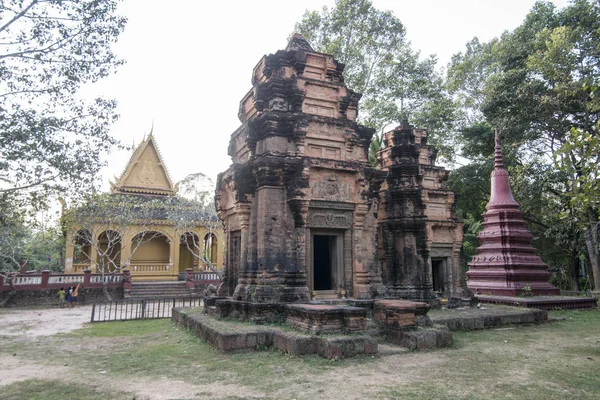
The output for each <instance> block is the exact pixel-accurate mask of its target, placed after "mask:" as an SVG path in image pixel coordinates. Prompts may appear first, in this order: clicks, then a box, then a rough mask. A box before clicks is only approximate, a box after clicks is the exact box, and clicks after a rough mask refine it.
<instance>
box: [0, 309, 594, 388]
mask: <svg viewBox="0 0 600 400" xmlns="http://www.w3.org/2000/svg"><path fill="white" fill-rule="evenodd" d="M550 317H551V318H553V319H555V320H554V321H553V322H550V323H547V324H542V325H528V326H515V327H504V328H499V329H493V330H486V331H473V332H455V333H454V345H453V346H452V347H451V348H448V349H440V350H435V351H428V352H410V351H406V352H390V353H389V354H388V352H386V353H385V354H386V355H383V356H378V357H358V358H354V359H348V360H341V361H335V360H326V359H324V358H321V357H318V356H308V357H291V356H287V355H284V354H281V353H280V352H278V351H276V350H264V351H257V352H249V353H238V354H227V355H225V354H221V353H219V352H218V351H217V350H215V349H214V348H213V347H211V346H210V345H208V344H206V343H204V342H203V341H202V340H200V339H198V338H196V337H194V336H193V335H192V334H191V333H190V332H188V331H186V330H185V329H183V328H180V327H178V326H175V325H173V324H172V323H171V322H170V320H147V321H130V322H110V323H97V324H93V325H89V326H87V327H86V328H83V329H80V330H77V331H74V332H72V333H69V334H60V335H54V336H50V337H40V338H38V339H36V342H35V346H31V343H24V342H23V341H20V340H6V339H4V338H0V343H2V346H0V356H4V357H8V356H12V355H13V354H18V356H19V357H21V358H23V359H26V360H27V361H28V362H31V363H35V364H36V365H41V366H42V367H44V366H45V367H48V368H51V366H52V365H53V362H54V361H53V360H56V359H57V358H60V359H65V358H67V359H76V360H77V367H76V368H77V371H79V372H80V373H81V372H85V373H86V374H87V376H89V377H90V379H89V380H87V379H86V380H82V381H80V382H81V385H80V386H75V389H73V390H75V391H76V392H79V393H82V394H83V395H81V396H75V397H68V396H67V397H64V396H58V397H57V395H55V394H53V393H60V392H61V391H63V390H67V387H66V386H65V383H64V382H61V381H57V380H53V381H50V383H48V381H40V380H28V381H25V382H20V383H13V384H11V385H8V386H4V387H0V391H1V393H2V394H1V395H0V397H1V398H3V399H4V398H8V399H38V398H39V399H54V398H60V399H65V398H82V399H83V398H89V399H96V398H98V399H105V398H109V399H113V398H114V399H131V398H132V395H131V394H128V393H131V391H133V392H134V393H135V390H136V389H135V387H133V388H130V387H129V386H127V385H126V384H125V383H126V382H127V381H129V382H136V381H140V382H165V384H158V383H157V384H156V385H157V389H156V392H153V393H155V394H156V396H154V397H153V396H149V397H150V398H173V397H175V396H171V397H169V393H170V392H169V390H170V389H174V388H175V385H179V386H181V387H185V388H188V389H189V390H188V392H189V394H188V395H187V396H185V398H211V399H227V398H237V399H240V398H273V399H279V398H285V399H288V398H289V399H292V398H295V399H337V398H355V399H359V398H367V397H368V398H376V399H396V398H403V399H423V398H426V399H434V398H435V399H500V398H502V399H506V398H511V399H595V398H600V311H599V310H598V309H595V310H589V311H556V312H552V313H551V314H550ZM97 374H101V375H102V379H101V380H97V379H94V376H99V375H97ZM103 382H104V383H103ZM169 382H176V383H172V385H174V386H172V387H171V388H170V387H169ZM0 383H1V380H0ZM121 383H122V384H121ZM45 385H49V387H50V388H51V390H49V391H48V395H47V397H44V396H41V397H40V395H39V392H40V388H41V387H43V386H45ZM67 386H68V388H69V390H71V389H70V388H71V386H70V385H67ZM130 389H131V390H130ZM5 390H7V391H5ZM188 392H186V393H188ZM5 393H8V394H7V395H5ZM69 393H70V392H69ZM52 396H54V397H52ZM94 396H95V397H94ZM161 396H162V397H161ZM182 397H184V396H182ZM137 398H138V399H139V398H140V397H137ZM141 398H144V397H141ZM176 398H180V397H176Z"/></svg>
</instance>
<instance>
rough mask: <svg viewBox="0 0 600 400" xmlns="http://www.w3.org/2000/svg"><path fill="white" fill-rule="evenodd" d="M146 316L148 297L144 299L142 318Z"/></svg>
mask: <svg viewBox="0 0 600 400" xmlns="http://www.w3.org/2000/svg"><path fill="white" fill-rule="evenodd" d="M145 317H146V299H144V300H142V319H144V318H145Z"/></svg>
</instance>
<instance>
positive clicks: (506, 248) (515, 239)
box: [467, 130, 560, 296]
mask: <svg viewBox="0 0 600 400" xmlns="http://www.w3.org/2000/svg"><path fill="white" fill-rule="evenodd" d="M483 218H484V222H483V226H484V228H483V230H482V231H481V232H480V233H479V235H478V236H477V238H478V239H479V242H480V243H481V246H480V247H478V248H477V255H476V256H475V257H473V259H472V261H471V263H469V271H467V276H468V278H469V280H468V282H467V286H468V288H469V289H470V290H472V291H473V292H474V293H480V294H482V295H488V294H491V295H498V296H517V295H519V294H522V293H523V291H524V288H527V289H525V290H527V291H529V290H530V291H531V292H532V294H535V295H558V294H559V293H560V292H559V290H558V289H557V288H555V287H553V286H552V285H551V284H550V283H549V282H548V278H550V273H549V272H548V266H547V265H546V264H545V263H544V262H543V261H542V259H541V258H540V257H539V256H538V255H537V254H536V250H535V248H534V247H533V246H532V245H531V240H532V239H533V235H532V234H531V232H529V230H528V229H527V228H526V227H525V221H524V220H523V213H522V212H521V211H520V210H519V204H518V203H517V202H516V201H515V199H514V198H513V195H512V192H511V189H510V183H509V180H508V172H507V171H506V169H505V168H504V163H503V160H502V151H501V149H500V140H499V138H498V131H497V130H496V151H495V160H494V170H493V171H492V190H491V197H490V201H489V202H488V204H487V206H486V212H485V214H483Z"/></svg>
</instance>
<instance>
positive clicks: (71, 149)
mask: <svg viewBox="0 0 600 400" xmlns="http://www.w3.org/2000/svg"><path fill="white" fill-rule="evenodd" d="M116 8H117V1H114V0H100V1H98V0H85V1H76V2H75V1H69V2H65V1H59V0H50V1H39V0H34V1H31V2H27V3H24V2H23V1H19V0H9V1H4V2H2V4H1V5H0V20H1V23H0V25H1V27H0V35H1V36H2V39H3V40H2V44H0V46H1V47H2V55H1V56H0V94H1V96H2V100H3V106H2V108H1V109H0V150H1V151H2V160H0V181H2V182H3V183H4V185H3V186H2V188H1V189H0V193H2V192H18V193H23V194H25V192H27V194H29V195H30V196H29V199H30V200H31V202H32V203H33V205H34V206H40V207H41V206H44V205H45V204H44V202H45V194H48V193H55V192H56V191H59V192H62V191H65V190H66V189H67V188H73V187H81V186H83V185H84V184H90V183H92V181H93V179H94V177H95V175H96V173H97V171H98V170H99V168H100V167H101V165H102V164H101V162H100V155H101V154H102V153H103V152H105V151H108V150H110V149H111V148H112V147H113V146H114V145H115V144H116V141H115V139H113V138H112V137H111V136H110V135H109V134H108V129H109V126H110V125H111V124H112V122H114V121H115V120H116V118H117V116H116V114H115V107H116V102H115V101H114V100H105V99H101V98H98V99H95V100H93V101H91V102H86V101H83V100H81V99H80V98H78V96H77V93H78V91H79V89H80V88H81V87H82V86H83V85H85V84H86V83H90V82H96V81H98V80H100V79H102V78H104V77H106V76H108V75H110V74H111V73H113V72H114V71H115V69H116V67H117V66H119V65H120V64H122V63H123V60H120V59H118V58H117V57H116V55H115V54H114V53H113V52H112V51H111V49H110V46H111V44H113V43H114V42H115V41H116V40H117V37H118V36H119V34H120V33H121V32H122V31H123V29H124V27H125V23H126V21H127V20H126V18H124V17H122V16H119V15H117V14H116ZM42 193H43V194H42Z"/></svg>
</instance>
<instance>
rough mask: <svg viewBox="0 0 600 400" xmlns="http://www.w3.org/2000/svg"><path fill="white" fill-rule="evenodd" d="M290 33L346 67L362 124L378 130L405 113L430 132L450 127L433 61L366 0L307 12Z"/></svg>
mask: <svg viewBox="0 0 600 400" xmlns="http://www.w3.org/2000/svg"><path fill="white" fill-rule="evenodd" d="M295 30H296V31H297V32H299V33H301V34H302V35H303V36H304V37H305V38H306V39H307V40H308V41H309V42H310V43H311V45H312V46H313V47H314V48H315V50H317V51H320V52H324V53H329V54H332V55H333V56H334V57H335V58H336V59H337V60H338V61H340V62H342V63H344V64H345V65H346V67H345V70H344V77H345V80H346V84H347V85H348V87H349V88H350V89H352V90H355V91H357V92H360V93H362V94H363V97H362V99H361V102H360V107H361V114H360V115H359V118H360V122H361V123H363V124H365V125H367V126H370V127H372V128H375V129H376V130H378V131H380V130H382V129H384V128H385V127H386V126H387V125H389V124H390V123H398V122H400V121H401V120H402V118H403V116H405V115H406V116H408V117H409V118H410V119H411V120H412V122H413V123H415V124H416V125H418V126H420V127H424V128H427V129H429V130H430V131H431V132H445V130H447V129H448V128H449V124H450V121H451V116H452V112H453V111H452V109H453V105H452V102H451V101H450V100H449V98H448V96H447V94H446V92H445V91H444V83H443V80H442V77H441V76H439V74H438V73H437V72H436V70H435V66H436V62H437V60H436V58H435V56H429V57H427V58H424V59H421V57H420V53H419V52H418V51H414V50H413V49H412V48H411V44H410V42H409V41H408V40H407V39H406V30H405V28H404V25H402V23H401V22H400V20H399V19H398V18H397V17H396V16H395V15H394V14H393V13H392V12H391V11H381V10H378V9H376V8H375V7H374V6H373V4H372V3H371V1H370V0H337V1H336V2H335V5H334V6H333V7H332V8H331V9H329V8H327V7H324V8H323V9H322V10H321V11H306V13H305V14H304V16H303V18H302V21H300V22H299V23H298V24H296V27H295ZM376 140H377V139H376ZM440 143H441V140H440ZM375 144H376V143H375ZM444 149H445V147H444V146H442V150H444ZM442 155H445V156H448V155H449V153H444V152H443V153H442Z"/></svg>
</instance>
